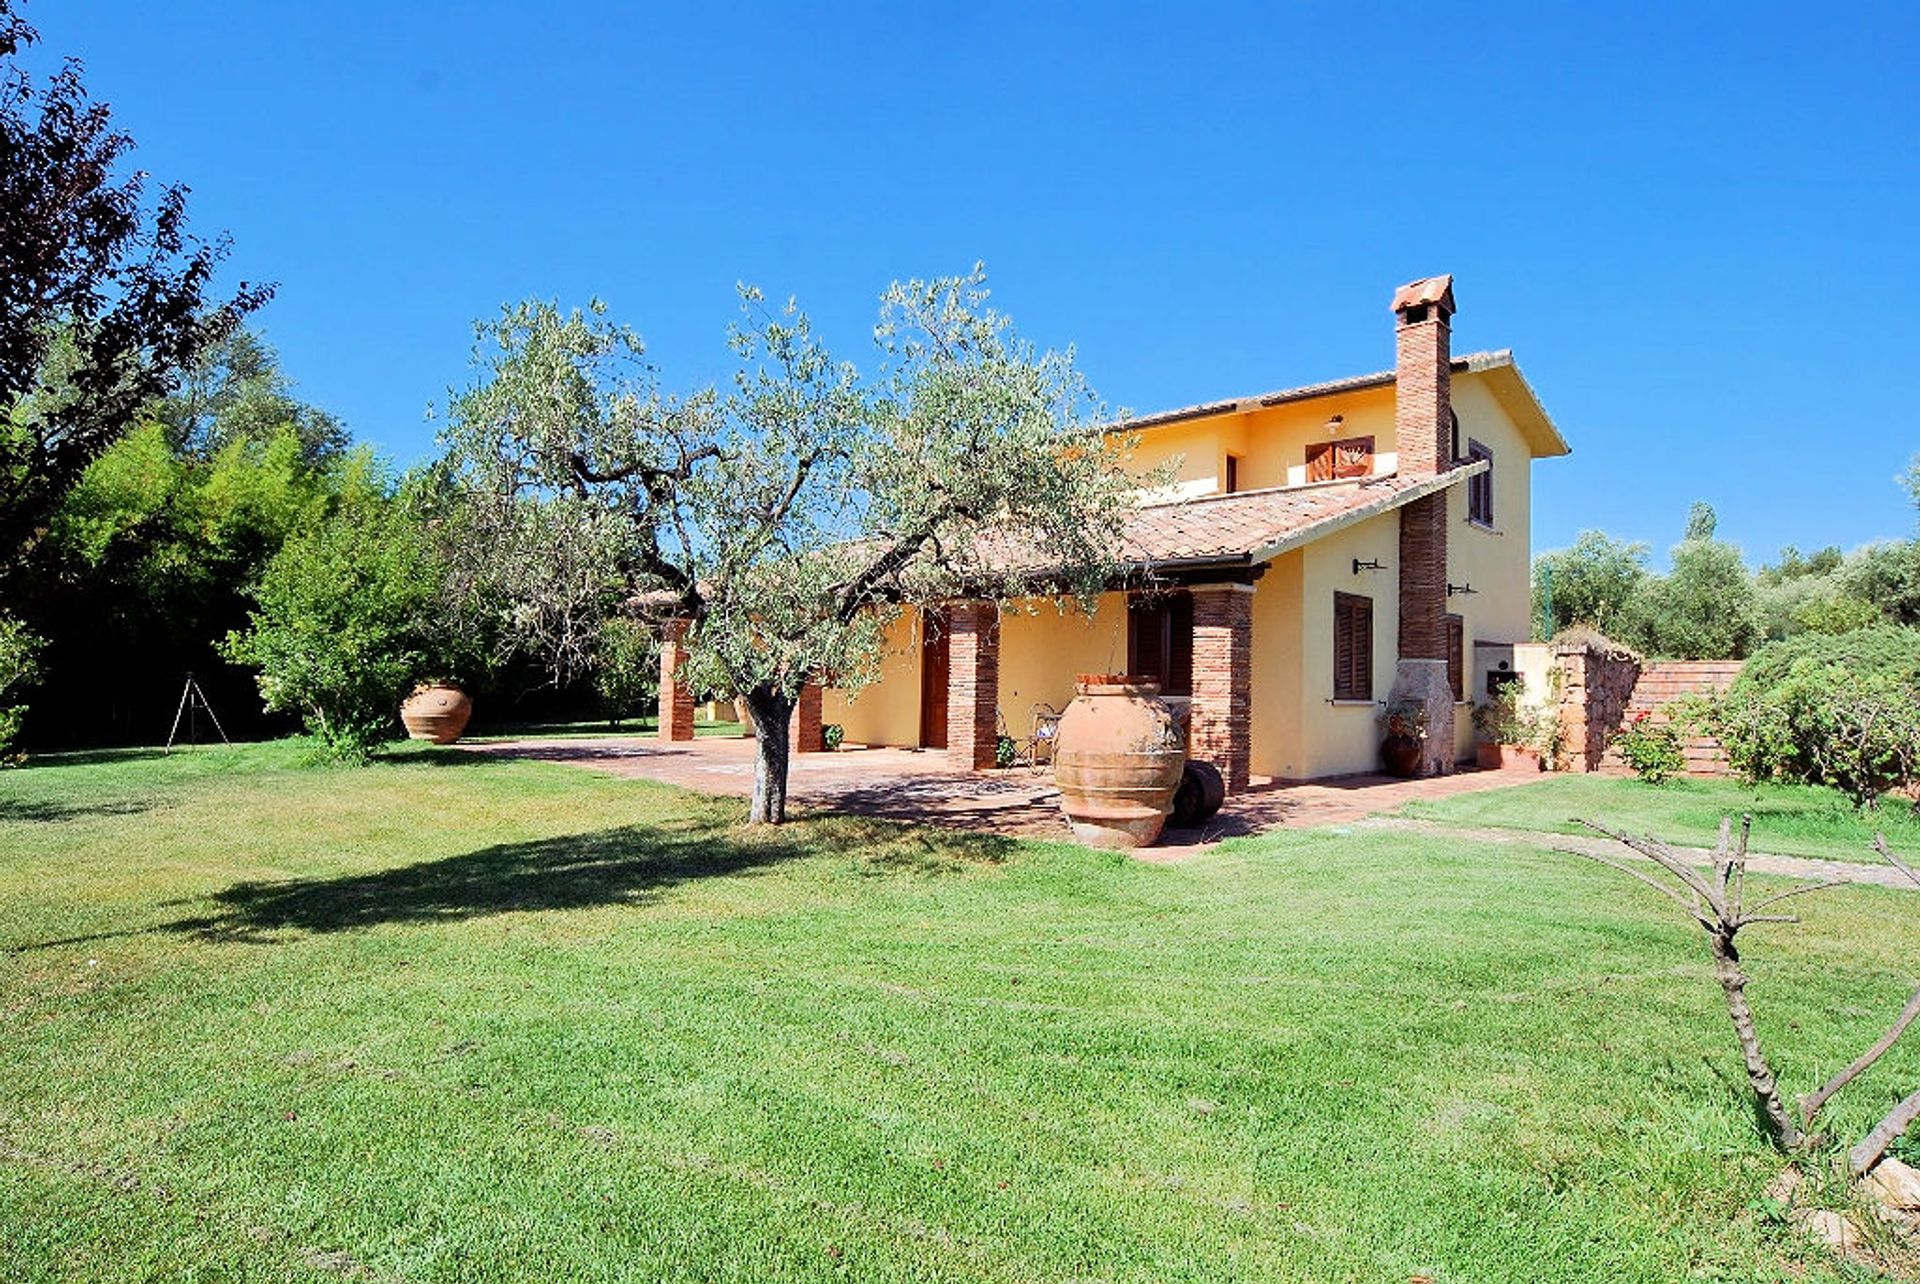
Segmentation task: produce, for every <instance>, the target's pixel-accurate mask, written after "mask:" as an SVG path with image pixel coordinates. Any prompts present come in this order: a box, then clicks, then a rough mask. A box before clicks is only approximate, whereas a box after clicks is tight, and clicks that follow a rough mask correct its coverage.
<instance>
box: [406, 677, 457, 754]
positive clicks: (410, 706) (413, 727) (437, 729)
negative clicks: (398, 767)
mask: <svg viewBox="0 0 1920 1284" xmlns="http://www.w3.org/2000/svg"><path fill="white" fill-rule="evenodd" d="M472 716H473V701H472V700H469V699H468V698H467V693H466V692H464V691H462V690H461V689H460V688H459V687H450V686H447V685H445V684H443V683H438V682H435V683H422V684H421V685H419V686H417V687H415V688H414V689H413V694H412V695H410V696H408V697H407V698H406V701H405V703H403V704H402V705H401V706H400V721H402V722H404V723H406V724H407V734H408V735H409V736H411V737H412V738H413V739H415V740H431V741H433V743H435V744H437V745H450V744H452V743H453V742H454V741H456V740H458V739H459V738H460V733H461V732H462V731H465V730H466V729H467V719H468V718H470V717H472Z"/></svg>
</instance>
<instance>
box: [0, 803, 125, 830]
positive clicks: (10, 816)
mask: <svg viewBox="0 0 1920 1284" xmlns="http://www.w3.org/2000/svg"><path fill="white" fill-rule="evenodd" d="M151 805H152V804H150V803H145V802H140V801H138V800H135V799H129V798H120V799H114V800H111V801H107V802H96V803H63V802H48V801H45V800H41V799H30V798H0V821H26V822H29V823H37V824H52V823H53V822H55V821H61V820H78V819H79V818H81V817H82V816H135V815H138V814H139V813H141V812H143V811H146V810H148V809H149V807H151Z"/></svg>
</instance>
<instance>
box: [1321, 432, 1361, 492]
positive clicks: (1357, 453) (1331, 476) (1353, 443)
mask: <svg viewBox="0 0 1920 1284" xmlns="http://www.w3.org/2000/svg"><path fill="white" fill-rule="evenodd" d="M1372 475H1373V438H1371V437H1348V438H1347V439H1346V440H1345V441H1319V442H1313V443H1311V444H1310V445H1308V447H1307V480H1308V481H1310V482H1322V481H1335V480H1338V479H1340V478H1344V477H1370V476H1372Z"/></svg>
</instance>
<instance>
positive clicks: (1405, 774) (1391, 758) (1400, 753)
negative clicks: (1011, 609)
mask: <svg viewBox="0 0 1920 1284" xmlns="http://www.w3.org/2000/svg"><path fill="white" fill-rule="evenodd" d="M1422 757H1423V755H1422V754H1421V752H1420V737H1418V736H1399V735H1390V736H1388V737H1387V738H1386V739H1385V740H1383V741H1382V742H1381V743H1380V761H1381V762H1382V763H1384V764H1385V765H1386V768H1387V774H1388V775H1390V776H1400V777H1402V778H1404V779H1408V780H1411V779H1412V778H1413V777H1415V776H1417V775H1419V774H1420V760H1421V758H1422Z"/></svg>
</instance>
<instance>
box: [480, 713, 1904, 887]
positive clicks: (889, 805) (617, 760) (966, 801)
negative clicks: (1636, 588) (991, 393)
mask: <svg viewBox="0 0 1920 1284" xmlns="http://www.w3.org/2000/svg"><path fill="white" fill-rule="evenodd" d="M460 747H461V748H462V749H465V750H468V751H469V752H472V753H487V754H499V755H502V756H505V757H513V758H534V759H539V760H541V761H544V762H563V763H567V764H569V765H572V766H577V767H583V768H587V769H589V770H593V771H604V772H607V773H609V774H611V775H615V776H624V777H627V778H629V779H635V780H658V781H662V782H665V783H667V784H671V785H683V786H685V787H686V788H688V789H696V790H699V791H700V792H702V793H709V794H731V795H733V796H735V797H740V798H744V797H746V796H747V795H748V794H750V793H751V792H752V791H753V741H752V740H749V739H747V738H745V737H742V736H702V737H701V738H700V739H698V740H692V741H680V742H677V743H674V744H665V743H662V742H661V741H659V740H654V739H651V738H646V737H640V736H610V737H605V738H601V739H578V740H508V741H493V742H482V743H474V742H463V743H462V744H461V745H460ZM1539 779H1541V776H1540V773H1539V772H1537V771H1529V770H1508V771H1461V772H1456V773H1455V774H1453V775H1451V776H1436V777H1432V778H1430V779H1426V780H1400V779H1397V778H1395V777H1392V776H1339V777H1335V778H1333V779H1329V780H1316V781H1313V782H1311V783H1309V784H1296V785H1285V784H1279V783H1276V782H1274V781H1271V780H1267V779H1265V778H1263V777H1259V776H1256V777H1254V781H1253V787H1252V788H1250V789H1249V790H1247V792H1245V793H1243V794H1238V795H1236V796H1234V797H1232V798H1229V799H1227V805H1226V806H1225V807H1223V808H1221V809H1220V814H1219V815H1217V816H1215V817H1213V819H1211V820H1209V821H1208V822H1207V823H1206V825H1205V826H1204V827H1202V828H1200V829H1169V830H1167V831H1166V833H1165V834H1163V835H1162V836H1161V839H1160V841H1159V842H1158V843H1157V844H1155V845H1154V846H1152V847H1147V848H1142V849H1141V850H1140V851H1138V852H1137V853H1135V854H1136V855H1138V856H1139V857H1140V859H1142V860H1147V861H1154V862H1160V863H1171V862H1175V861H1179V860H1182V859H1184V858H1186V857H1188V856H1191V855H1193V854H1194V853H1195V852H1196V851H1197V850H1198V849H1201V848H1204V847H1206V846H1207V845H1209V844H1212V843H1216V842H1219V841H1220V840H1221V839H1223V838H1234V837H1238V836H1240V835H1243V834H1257V833H1260V832H1261V831H1263V830H1267V829H1278V828H1310V827H1313V826H1317V825H1356V826H1360V827H1363V828H1366V829H1373V830H1383V831H1400V832H1411V833H1421V834H1431V835H1435V836H1438V837H1443V838H1448V839H1452V840H1454V841H1457V842H1463V843H1475V844H1484V845H1489V846H1496V847H1497V846H1513V845H1519V846H1526V847H1537V848H1546V849H1559V850H1572V851H1604V852H1606V853H1607V854H1609V855H1613V856H1623V857H1628V858H1630V859H1639V858H1638V857H1635V856H1634V855H1633V853H1631V852H1629V851H1628V850H1627V849H1626V848H1624V847H1622V846H1621V845H1620V844H1618V843H1615V842H1613V841H1611V840H1610V839H1605V838H1599V837H1587V836H1583V835H1575V834H1550V833H1537V832H1534V831H1532V830H1524V829H1494V828H1482V827H1468V826H1460V825H1447V824H1442V823H1439V822H1436V821H1430V820H1416V819H1411V818H1409V817H1405V816H1390V815H1385V814H1383V813H1387V812H1393V811H1398V810H1399V809H1400V807H1401V806H1403V805H1404V804H1406V803H1408V802H1411V801H1413V800H1414V799H1417V798H1446V797H1450V796H1452V795H1454V794H1465V793H1476V792H1478V791H1480V790H1485V789H1511V788H1513V787H1515V786H1517V785H1524V784H1526V783H1528V782H1529V781H1537V780H1539ZM787 798H788V801H789V803H790V804H791V806H792V808H793V809H794V810H795V811H803V812H804V811H838V812H851V813H853V814H856V815H862V816H879V817H883V818H885V819H888V820H905V821H913V822H915V823H917V824H929V825H939V826H944V827H947V828H953V829H964V830H969V831H972V832H975V833H989V834H1001V835H1005V836H1009V837H1021V838H1062V839H1063V838H1065V837H1066V836H1067V827H1066V823H1065V821H1063V820H1062V819H1061V816H1060V791H1059V790H1057V789H1055V788H1054V787H1053V780H1052V778H1051V777H1050V776H1049V775H1048V774H1047V773H1046V772H1045V771H1044V770H1043V771H1038V772H1036V771H1033V770H1031V769H1029V768H1026V767H1013V768H1010V769H1008V770H1005V771H983V772H956V771H953V770H951V769H950V768H949V767H948V766H947V760H946V756H945V755H944V754H942V753H939V752H937V751H921V750H914V749H867V748H858V747H855V748H844V749H842V750H840V751H839V752H838V753H803V754H795V755H794V756H793V758H792V769H791V771H790V772H789V774H788V777H787ZM1675 850H1676V851H1678V852H1680V853H1681V854H1682V855H1684V856H1687V857H1688V858H1689V859H1692V860H1694V861H1696V862H1698V863H1700V864H1703V865H1707V864H1711V863H1712V860H1713V853H1711V852H1710V851H1708V850H1707V849H1705V848H1703V847H1677V848H1675ZM1748 868H1749V869H1750V870H1752V871H1753V872H1754V873H1757V874H1774V875H1778V876H1781V877H1784V878H1799V879H1807V880H1809V881H1816V882H1843V883H1865V884H1869V885H1873V886H1879V887H1891V888H1897V889H1902V890H1906V891H1920V889H1917V888H1915V887H1914V885H1913V884H1912V883H1910V882H1908V881H1907V880H1906V879H1905V877H1903V876H1902V875H1901V874H1900V872H1899V871H1898V870H1895V869H1893V868H1892V867H1891V866H1888V865H1882V864H1872V863H1859V864H1856V863H1853V862H1850V861H1831V860H1812V859H1808V858H1805V857H1799V856H1774V855H1767V854H1762V853H1759V852H1755V853H1753V854H1752V855H1751V856H1750V857H1749V859H1748Z"/></svg>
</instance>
